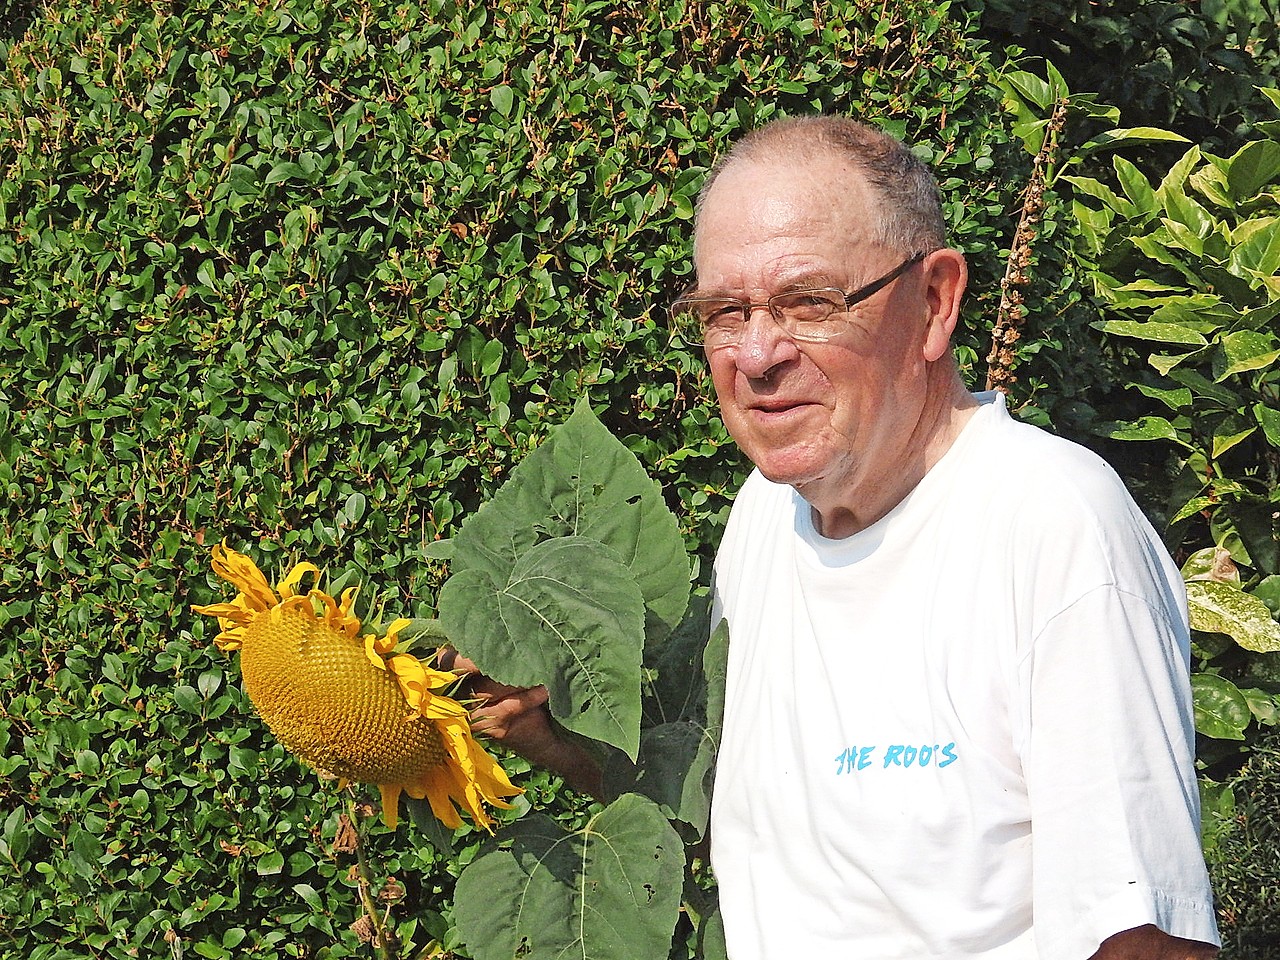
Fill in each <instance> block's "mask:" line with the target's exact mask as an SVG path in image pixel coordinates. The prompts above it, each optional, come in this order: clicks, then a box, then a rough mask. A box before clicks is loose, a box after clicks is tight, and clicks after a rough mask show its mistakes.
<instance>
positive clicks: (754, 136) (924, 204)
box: [694, 116, 947, 252]
mask: <svg viewBox="0 0 1280 960" xmlns="http://www.w3.org/2000/svg"><path fill="white" fill-rule="evenodd" d="M823 155H826V156H834V157H839V158H841V159H843V160H844V161H845V162H846V163H847V164H848V165H849V166H850V167H852V168H854V169H856V170H857V171H859V172H860V173H861V175H862V179H863V181H864V182H865V184H866V185H867V186H868V187H869V188H870V189H871V190H872V191H873V192H874V194H875V195H876V196H877V197H878V199H879V201H880V202H879V203H878V204H877V205H876V209H875V213H876V220H875V222H874V223H872V224H869V225H867V226H869V228H870V229H871V231H872V238H871V239H872V240H873V241H874V242H876V243H879V244H880V245H882V246H884V247H886V248H889V249H897V250H902V251H908V250H910V251H925V252H929V251H932V250H937V249H938V248H939V247H943V246H946V243H947V239H946V223H945V221H944V220H943V217H942V202H941V198H940V197H939V195H938V186H937V183H936V182H935V181H934V178H933V173H932V172H931V171H930V170H929V168H928V166H926V165H925V163H924V162H923V161H922V160H921V159H920V158H919V157H917V156H916V155H915V154H914V153H912V152H911V150H909V149H908V148H907V147H906V145H905V144H903V143H902V142H901V141H900V140H898V139H896V138H895V137H892V136H890V135H889V134H887V133H884V132H883V131H881V130H877V129H876V128H875V127H871V126H868V125H867V124H865V123H859V122H858V121H856V120H851V119H849V118H848V117H837V116H817V117H789V118H786V119H783V120H775V121H773V122H772V123H768V124H766V125H765V126H763V127H758V128H756V129H755V130H753V131H751V132H750V133H748V134H747V135H746V136H744V137H743V138H742V139H741V140H739V141H738V142H737V143H735V144H734V145H733V147H732V148H731V149H730V150H729V152H728V153H726V154H725V155H724V156H723V157H721V158H720V159H719V160H718V161H717V162H716V164H715V166H713V167H712V168H711V172H710V173H709V174H708V175H707V179H706V181H705V182H704V183H703V185H702V190H701V192H700V193H699V195H698V212H699V214H700V213H701V211H702V207H703V206H704V204H705V202H706V199H707V196H708V195H709V194H710V193H711V190H712V188H713V187H714V185H715V182H716V180H717V179H719V177H720V174H721V173H723V172H724V171H725V170H726V169H727V168H729V167H731V166H733V165H734V164H737V163H753V162H754V163H769V162H781V163H788V164H793V165H795V166H796V167H802V166H804V165H805V164H806V163H808V162H810V161H812V160H813V159H815V158H816V157H819V156H823ZM697 234H698V230H697V221H696V220H695V226H694V238H695V242H696V239H697Z"/></svg>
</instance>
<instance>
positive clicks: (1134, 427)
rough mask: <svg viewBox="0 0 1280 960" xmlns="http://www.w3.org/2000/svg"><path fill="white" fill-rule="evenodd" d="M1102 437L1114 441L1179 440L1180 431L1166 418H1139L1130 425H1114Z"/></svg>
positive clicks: (1105, 429)
mask: <svg viewBox="0 0 1280 960" xmlns="http://www.w3.org/2000/svg"><path fill="white" fill-rule="evenodd" d="M1102 435H1103V436H1106V437H1110V438H1111V439H1112V440H1178V439H1179V438H1178V431H1177V430H1176V429H1175V428H1174V426H1173V424H1171V423H1170V422H1169V421H1168V420H1166V419H1165V418H1164V417H1139V418H1138V419H1137V420H1133V421H1131V422H1128V423H1113V424H1110V425H1109V426H1108V427H1106V428H1104V429H1103V431H1102Z"/></svg>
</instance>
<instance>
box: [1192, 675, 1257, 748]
mask: <svg viewBox="0 0 1280 960" xmlns="http://www.w3.org/2000/svg"><path fill="white" fill-rule="evenodd" d="M1191 694H1192V697H1193V698H1194V701H1195V718H1196V730H1197V731H1198V732H1200V733H1203V734H1204V735H1205V736H1206V737H1214V738H1215V739H1218V740H1243V739H1244V729H1245V727H1247V726H1248V725H1249V720H1250V718H1251V717H1252V716H1253V714H1252V713H1251V712H1250V710H1249V701H1248V700H1246V699H1245V696H1244V694H1242V693H1241V692H1240V690H1239V689H1238V688H1237V687H1236V685H1235V684H1234V683H1232V682H1231V681H1230V680H1226V679H1224V678H1222V677H1219V676H1217V675H1216V674H1211V673H1196V674H1192V676H1191Z"/></svg>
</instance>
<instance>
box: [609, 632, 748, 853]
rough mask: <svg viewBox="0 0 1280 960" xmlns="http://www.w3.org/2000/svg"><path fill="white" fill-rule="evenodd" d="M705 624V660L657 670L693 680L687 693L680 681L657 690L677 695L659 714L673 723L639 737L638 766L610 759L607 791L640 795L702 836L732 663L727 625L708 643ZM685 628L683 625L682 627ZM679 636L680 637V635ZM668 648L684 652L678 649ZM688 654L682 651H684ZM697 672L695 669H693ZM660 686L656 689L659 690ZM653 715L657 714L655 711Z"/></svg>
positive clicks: (684, 660)
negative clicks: (729, 657)
mask: <svg viewBox="0 0 1280 960" xmlns="http://www.w3.org/2000/svg"><path fill="white" fill-rule="evenodd" d="M706 625H707V620H706V618H705V617H699V618H698V619H697V626H698V633H699V643H701V645H702V647H703V649H702V653H701V656H698V655H697V653H696V652H693V653H692V654H690V655H687V656H683V657H682V662H677V661H676V660H675V659H674V657H673V658H672V659H671V662H670V663H669V664H667V665H664V666H661V667H660V668H659V669H660V670H662V669H668V670H669V671H670V670H671V669H674V670H675V671H677V672H679V673H680V674H681V676H682V677H683V676H688V677H692V678H693V679H692V683H691V684H690V685H689V686H688V687H687V688H686V689H685V690H684V691H683V692H681V689H682V684H681V683H680V679H681V678H680V677H677V678H676V680H675V681H674V682H671V683H669V684H668V685H665V687H662V688H659V692H660V693H662V692H666V693H668V694H670V693H675V694H676V696H675V697H673V698H671V700H670V701H668V703H667V704H665V705H664V704H659V705H658V707H657V709H660V710H662V712H663V713H664V714H665V715H666V716H667V717H669V718H670V719H667V720H664V721H663V722H661V723H659V724H657V725H656V726H653V727H651V728H648V729H645V730H643V731H642V732H641V735H640V755H639V758H638V759H637V761H636V762H635V763H634V764H629V763H626V762H625V761H623V760H622V759H621V758H620V757H611V758H610V761H609V762H608V763H607V764H606V767H605V789H606V792H608V793H610V794H611V795H616V794H621V793H640V794H643V795H644V796H646V797H648V798H649V799H651V800H653V801H654V802H655V803H657V804H658V805H659V806H660V807H661V808H662V811H663V813H665V814H666V815H667V816H668V817H672V818H674V819H677V820H682V821H684V822H685V823H687V824H689V825H690V826H691V827H693V828H694V830H695V831H697V833H698V835H699V836H701V835H702V833H703V831H704V830H705V829H706V825H707V817H708V815H709V814H710V810H711V788H712V780H713V777H714V773H715V759H716V752H717V750H718V748H719V744H720V725H721V722H722V719H723V715H724V681H725V668H726V663H727V659H728V635H729V634H728V625H727V624H726V623H725V621H723V620H722V621H720V624H719V626H718V627H717V628H716V630H715V631H714V632H713V633H712V634H711V637H710V639H705V638H706V636H707V631H706ZM682 627H683V625H682ZM676 636H677V637H680V636H681V631H680V630H678V631H677V632H676ZM670 647H671V648H672V650H673V651H674V650H675V649H680V648H678V647H677V645H676V644H675V643H673V644H671V645H670ZM681 652H682V653H684V651H683V649H682V650H681ZM695 664H697V665H698V667H697V668H696V669H695V668H694V665H695ZM655 686H656V685H655ZM651 709H654V708H651Z"/></svg>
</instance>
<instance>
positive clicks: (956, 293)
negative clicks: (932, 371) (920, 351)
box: [920, 248, 969, 362]
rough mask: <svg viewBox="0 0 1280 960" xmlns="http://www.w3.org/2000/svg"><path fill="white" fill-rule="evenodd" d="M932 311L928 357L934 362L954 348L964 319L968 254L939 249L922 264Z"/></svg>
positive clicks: (928, 306) (928, 320) (927, 302)
mask: <svg viewBox="0 0 1280 960" xmlns="http://www.w3.org/2000/svg"><path fill="white" fill-rule="evenodd" d="M920 269H921V270H922V271H923V280H922V282H923V284H924V296H925V305H926V309H927V310H928V316H927V317H926V323H927V328H926V330H925V340H924V358H925V360H927V361H929V362H932V361H934V360H937V359H939V358H940V357H942V356H943V355H945V354H946V353H947V351H949V350H950V349H951V334H952V333H954V332H955V329H956V324H957V323H958V322H959V320H960V302H961V300H962V299H963V298H964V290H965V286H966V285H967V284H968V282H969V267H968V264H966V263H965V259H964V254H963V253H961V252H960V251H959V250H952V249H950V248H947V249H943V250H935V251H934V252H933V253H931V254H929V256H927V257H925V259H924V262H923V263H922V264H921V265H920Z"/></svg>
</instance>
